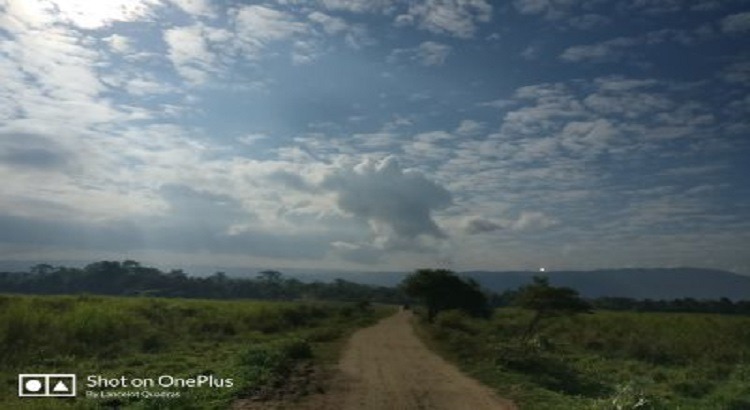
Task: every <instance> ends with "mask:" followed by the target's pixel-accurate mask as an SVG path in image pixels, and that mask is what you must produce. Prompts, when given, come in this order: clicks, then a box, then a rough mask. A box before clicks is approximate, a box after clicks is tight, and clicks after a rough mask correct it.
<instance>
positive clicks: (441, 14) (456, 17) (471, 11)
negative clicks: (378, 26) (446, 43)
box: [397, 0, 492, 38]
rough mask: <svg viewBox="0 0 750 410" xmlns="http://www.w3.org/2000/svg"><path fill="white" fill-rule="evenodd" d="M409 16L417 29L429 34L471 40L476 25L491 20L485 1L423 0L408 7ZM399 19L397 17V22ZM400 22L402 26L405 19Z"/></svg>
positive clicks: (487, 4) (489, 10) (490, 13)
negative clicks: (417, 26) (419, 28)
mask: <svg viewBox="0 0 750 410" xmlns="http://www.w3.org/2000/svg"><path fill="white" fill-rule="evenodd" d="M409 15H410V16H412V20H413V21H416V22H417V24H418V25H419V27H421V28H423V29H425V30H428V31H430V32H433V33H436V34H448V35H451V36H454V37H458V38H471V37H473V36H474V34H475V33H476V31H477V25H478V23H486V22H489V21H490V20H491V19H492V5H490V4H489V3H487V2H486V1H485V0H425V1H424V2H421V3H414V4H412V5H410V6H409ZM399 19H400V17H397V21H399ZM400 21H401V23H400V25H403V24H404V23H406V22H407V19H403V18H401V20H400Z"/></svg>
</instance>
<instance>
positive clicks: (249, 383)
mask: <svg viewBox="0 0 750 410" xmlns="http://www.w3.org/2000/svg"><path fill="white" fill-rule="evenodd" d="M376 316H377V315H376V314H375V313H374V312H373V311H372V309H368V308H366V307H362V306H360V307H356V306H355V305H352V304H341V303H338V304H337V303H295V302H258V301H208V300H187V299H158V298H122V297H105V296H85V295H84V296H13V295H0V383H2V384H1V385H2V386H3V388H2V390H0V403H10V404H7V405H5V406H11V407H13V405H14V404H13V403H16V405H17V406H19V407H18V408H24V407H23V406H30V405H32V404H33V406H36V408H57V407H59V406H61V405H67V406H73V407H79V408H86V406H89V407H90V406H91V402H90V401H89V402H87V401H85V400H80V399H79V400H78V401H76V402H67V401H62V402H60V401H50V402H49V403H48V404H46V405H45V403H47V401H45V400H32V401H31V402H29V401H18V399H16V398H14V396H15V391H17V387H16V375H17V374H18V373H78V374H104V375H108V376H113V377H117V376H120V375H130V376H138V377H148V376H155V375H160V374H172V375H175V376H185V377H191V376H195V375H197V374H215V375H217V376H220V377H231V378H234V379H235V380H236V386H235V387H234V388H233V389H231V390H225V391H222V392H217V391H200V390H195V391H191V394H193V395H196V394H197V395H198V396H200V397H201V401H200V403H202V404H196V402H195V400H192V401H191V400H188V401H184V400H172V401H160V400H155V401H154V400H151V401H141V402H132V403H109V405H112V406H116V405H123V404H126V405H127V406H130V407H133V408H153V407H154V406H156V407H155V408H212V406H213V407H216V408H223V407H226V405H227V401H228V400H230V399H231V397H235V396H237V395H240V394H242V393H243V392H245V393H247V392H251V391H253V390H257V389H258V388H259V386H261V385H263V384H264V383H270V382H274V383H277V382H278V381H279V380H280V378H283V377H284V376H285V375H286V374H288V373H289V372H290V371H291V370H290V369H291V368H292V367H293V363H295V362H296V361H299V360H305V359H308V358H309V357H310V355H309V354H308V353H309V352H311V351H312V350H311V347H312V344H314V343H320V342H328V341H332V340H335V339H337V338H339V337H341V336H342V335H344V334H345V332H346V331H347V330H348V329H351V328H353V327H356V326H360V325H364V324H367V323H369V322H371V321H374V320H375V318H376ZM301 352H302V353H301ZM305 352H307V353H305ZM303 353H304V354H303ZM207 403H214V405H209V404H207ZM45 406H47V407H45Z"/></svg>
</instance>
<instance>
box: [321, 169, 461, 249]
mask: <svg viewBox="0 0 750 410" xmlns="http://www.w3.org/2000/svg"><path fill="white" fill-rule="evenodd" d="M321 186H322V187H323V188H324V189H326V190H330V191H332V192H334V193H335V194H336V196H337V205H338V207H339V208H340V209H341V210H342V211H344V212H347V213H349V214H351V215H353V216H356V217H358V218H362V219H364V220H366V221H368V222H370V224H371V227H372V229H373V230H374V233H375V234H376V236H377V237H378V239H377V240H379V241H385V242H390V241H404V240H405V241H414V240H416V239H417V238H418V237H419V236H421V235H426V236H432V237H436V238H442V237H444V236H445V234H444V233H443V231H442V230H441V229H440V228H439V227H438V225H437V224H436V223H435V221H434V220H433V219H432V215H431V214H432V212H433V211H435V210H437V209H441V208H444V207H445V206H447V205H449V204H450V202H451V195H450V193H449V192H448V191H447V190H446V189H445V188H443V187H442V186H440V185H438V184H436V183H435V182H432V181H430V180H429V179H427V178H426V177H425V176H424V175H422V174H421V173H418V172H416V171H409V170H406V171H405V170H403V169H402V168H401V166H400V165H399V163H398V162H397V160H396V159H395V158H394V157H387V158H385V159H383V160H381V161H376V160H372V159H367V160H365V161H364V162H362V163H360V164H358V165H356V166H354V167H346V168H340V169H336V170H334V171H333V173H331V174H330V175H328V176H327V177H326V178H325V180H324V181H323V183H322V185H321Z"/></svg>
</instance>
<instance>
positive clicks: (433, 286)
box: [401, 269, 492, 322]
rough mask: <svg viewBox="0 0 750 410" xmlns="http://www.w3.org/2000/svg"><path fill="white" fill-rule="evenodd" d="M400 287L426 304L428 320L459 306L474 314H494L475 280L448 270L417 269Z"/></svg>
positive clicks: (479, 315)
mask: <svg viewBox="0 0 750 410" xmlns="http://www.w3.org/2000/svg"><path fill="white" fill-rule="evenodd" d="M401 288H402V289H403V290H404V292H405V293H406V294H407V295H408V296H409V297H412V298H415V299H417V300H419V301H420V302H422V303H423V304H424V305H425V307H426V308H427V320H428V321H429V322H432V321H433V319H435V316H437V314H438V313H440V312H441V311H443V310H449V309H460V310H463V311H464V312H466V313H468V314H469V315H471V316H474V317H489V316H490V314H491V313H492V311H491V310H490V309H489V307H488V305H487V297H486V296H485V295H484V293H482V291H481V290H480V289H479V284H478V283H477V282H476V281H474V280H473V279H462V278H460V277H458V276H457V275H456V274H455V273H454V272H453V271H450V270H447V269H418V270H416V271H415V272H414V273H412V274H411V275H409V276H407V277H406V278H405V279H404V281H403V282H401Z"/></svg>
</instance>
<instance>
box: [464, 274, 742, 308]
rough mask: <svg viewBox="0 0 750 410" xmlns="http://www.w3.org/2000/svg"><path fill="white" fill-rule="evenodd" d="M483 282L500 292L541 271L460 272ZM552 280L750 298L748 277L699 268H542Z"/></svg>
mask: <svg viewBox="0 0 750 410" xmlns="http://www.w3.org/2000/svg"><path fill="white" fill-rule="evenodd" d="M463 274H464V275H467V276H470V277H472V278H474V279H476V280H477V281H478V282H479V283H480V284H482V286H484V287H486V288H488V289H490V290H493V291H496V292H502V291H504V290H507V289H515V288H517V287H519V286H522V285H524V284H527V283H529V282H530V281H531V278H532V277H533V276H534V275H540V272H486V271H473V272H463ZM543 275H545V276H547V277H549V279H550V282H551V284H553V285H556V286H569V287H571V288H574V289H576V290H578V291H579V292H580V293H581V294H582V295H583V296H585V297H591V298H595V297H602V296H622V297H630V298H636V299H676V298H686V297H690V298H696V299H718V298H721V297H726V298H729V299H733V300H740V299H744V300H750V277H749V276H744V275H738V274H736V273H732V272H727V271H722V270H716V269H701V268H635V269H602V270H592V271H554V272H544V273H543Z"/></svg>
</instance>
